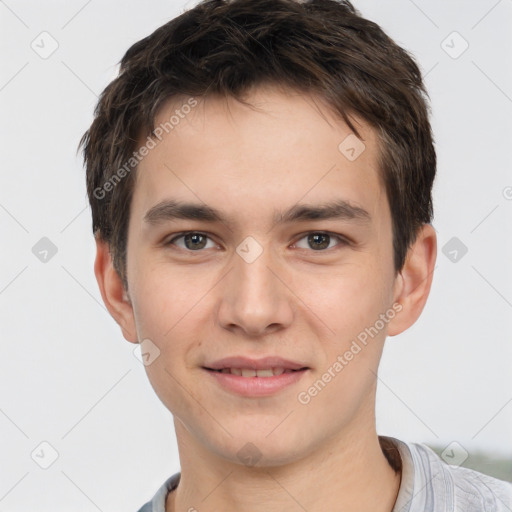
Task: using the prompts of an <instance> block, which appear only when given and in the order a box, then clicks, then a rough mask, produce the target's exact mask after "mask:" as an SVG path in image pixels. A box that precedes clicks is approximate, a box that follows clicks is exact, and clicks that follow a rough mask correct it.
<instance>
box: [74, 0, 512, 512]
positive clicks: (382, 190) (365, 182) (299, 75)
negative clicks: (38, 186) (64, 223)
mask: <svg viewBox="0 0 512 512" xmlns="http://www.w3.org/2000/svg"><path fill="white" fill-rule="evenodd" d="M82 144H83V148H84V155H85V161H86V166H87V186H88V193H89V199H90V202H91V206H92V212H93V229H94V233H95V236H96V243H97V259H96V264H95V273H96V277H97V280H98V284H99V287H100V290H101V294H102V297H103V300H104V301H105V304H106V306H107V307H108V309H109V311H110V312H111V314H112V316H113V317H114V319H115V320H116V321H117V322H118V324H119V325H120V327H121V329H122V332H123V335H124V337H125V338H126V339H127V340H128V341H130V342H132V343H141V345H142V352H143V354H144V358H145V360H144V363H145V365H146V370H147V374H148V377H149V380H150V382H151V384H152V386H153V388H154V390H155V392H156V393H157V395H158V396H159V398H160V399H161V401H162V402H163V404H164V405H165V406H166V407H167V408H168V409H169V411H171V412H172V414H173V416H174V423H175V428H176V436H177V440H178V448H179V454H180V463H181V473H179V474H176V475H174V476H172V477H170V478H169V479H168V480H167V481H166V482H165V483H164V484H163V485H162V487H161V488H160V489H159V490H158V492H157V493H156V495H155V496H154V498H153V499H152V501H151V502H148V503H147V504H146V505H145V506H143V507H142V508H141V509H140V511H141V512H142V511H144V512H146V511H151V510H152V511H154V512H156V511H158V512H164V511H167V512H169V511H176V512H185V511H189V512H192V511H200V512H209V511H222V512H231V511H240V510H245V511H251V512H260V511H261V512H263V511H265V512H271V511H279V512H282V511H287V512H288V511H289V512H292V511H299V510H302V511H304V510H306V511H308V512H320V511H321V512H324V511H325V510H336V511H338V510H343V511H345V512H349V511H350V512H355V511H357V512H370V511H371V512H390V511H393V512H406V511H410V512H417V511H422V512H424V511H427V512H428V511H441V510H442V511H446V512H448V511H450V512H451V511H464V512H471V511H475V512H476V511H479V512H480V511H483V510H486V511H488V512H490V511H505V510H511V509H512V485H511V484H508V483H505V482H502V481H499V480H496V479H493V478H491V477H488V476H485V475H483V474H480V473H477V472H474V471H470V470H468V469H464V468H460V467H452V466H448V465H447V464H445V463H444V462H443V461H442V460H441V459H440V458H439V457H437V456H436V455H435V454H434V452H432V451H431V450H430V449H429V448H427V447H426V446H423V445H417V444H407V443H404V442H401V441H399V440H397V439H394V438H388V437H379V436H378V435H377V433H376V427H375V392H376V377H377V371H378V366H379V360H380V357H381V354H382V350H383V346H384V341H385V338H386V336H387V335H390V336H393V335H396V334H399V333H400V332H403V331H404V330H405V329H407V328H408V327H410V326H411V325H412V324H413V323H414V322H415V321H416V320H417V318H418V317H419V315H420V314H421V311H422V309H423V307H424V305H425V302H426V300H427V296H428V294H429V290H430V285H431V282H432V273H433V269H434V263H435V259H436V236H435V231H434V229H433V228H432V227H431V225H430V221H431V216H432V201H431V189H432V183H433V180H434V175H435V168H436V157H435V152H434V148H433V143H432V137H431V130H430V124H429V119H428V109H427V105H426V101H425V93H424V89H423V84H422V80H421V75H420V72H419V70H418V67H417V65H416V64H415V63H414V61H413V60H412V59H411V58H410V57H409V55H408V54H407V53H406V52H405V51H404V50H402V49H401V48H400V47H398V46H397V45H396V44H395V43H394V42H393V41H392V40H391V39H390V38H389V37H387V36H386V35H385V34H384V33H383V32H382V30H381V29H380V28H379V27H378V26H377V25H375V24H374V23H372V22H370V21H368V20H365V19H363V18H362V17H360V16H359V14H358V13H357V12H356V11H355V10H354V8H353V7H352V6H351V5H350V4H349V3H348V2H339V1H334V0H311V1H306V2H299V1H294V0H233V1H230V2H227V1H225V0H211V1H206V2H203V3H201V4H199V5H198V6H196V7H195V8H193V9H192V10H189V11H187V12H186V13H184V14H183V15H181V16H179V17H178V18H176V19H174V20H172V21H171V22H170V23H168V24H166V25H164V26H162V27H160V28H159V29H158V30H156V31H155V32H154V33H153V34H152V35H150V36H149V37H147V38H145V39H143V40H142V41H139V42H138V43H136V44H135V45H134V46H132V47H131V48H130V49H129V50H128V52H127V53H126V55H125V56H124V58H123V60H122V63H121V70H120V74H119V76H118V77H117V78H116V79H115V80H114V81H113V82H112V83H111V84H110V85H109V86H108V87H107V88H106V89H105V91H104V92H103V94H102V96H101V98H100V101H99V104H98V107H97V109H96V112H95V119H94V122H93V124H92V126H91V128H90V129H89V130H88V132H87V133H86V134H85V135H84V138H83V140H82Z"/></svg>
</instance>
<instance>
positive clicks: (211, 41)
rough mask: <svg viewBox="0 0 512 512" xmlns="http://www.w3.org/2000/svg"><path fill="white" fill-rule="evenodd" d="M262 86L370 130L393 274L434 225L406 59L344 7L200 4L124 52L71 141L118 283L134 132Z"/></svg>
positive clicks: (422, 125) (419, 99)
mask: <svg viewBox="0 0 512 512" xmlns="http://www.w3.org/2000/svg"><path fill="white" fill-rule="evenodd" d="M260 84H275V85H278V86H286V87H291V88H294V89H297V90H299V91H305V92H310V93H315V94H317V95H319V96H320V97H321V98H323V99H324V100H326V101H327V103H328V104H329V105H330V106H331V107H332V109H333V111H335V112H338V113H339V114H340V115H341V117H342V119H344V120H345V122H346V123H347V124H348V125H349V126H350V128H351V129H352V130H353V131H354V132H355V134H357V135H358V132H357V130H356V129H355V127H354V125H353V123H352V122H351V119H350V116H351V115H355V116H359V117H360V118H362V119H363V120H365V121H366V122H367V123H369V124H370V126H372V127H373V128H374V129H375V130H376V132H377V135H378V140H379V150H380V162H379V164H380V171H381V178H382V181H383V183H384V185H385V188H386V194H387V198H388V202H389V205H390V210H391V216H392V227H393V248H394V263H395V270H396V271H399V270H400V269H401V268H402V266H403V264H404V261H405V257H406V254H407V250H408V248H409V246H410V245H411V244H412V242H414V239H415V236H416V233H417V231H418V228H419V227H420V226H421V225H422V224H425V223H429V222H430V221H431V218H432V197H431V191H432V184H433V181H434V176H435V172H436V154H435V150H434V146H433V140H432V133H431V128H430V123H429V109H428V105H427V101H426V99H427V94H426V91H425V89H424V85H423V82H422V77H421V73H420V70H419V68H418V66H417V65H416V63H415V62H414V60H413V59H412V58H411V56H410V55H409V54H408V53H407V52H406V51H405V50H404V49H402V48H401V47H399V46H398V45H397V44H396V43H395V42H394V41H393V40H392V39H390V38H389V37H388V36H387V35H386V34H385V33H384V32H383V31H382V29H381V28H380V27H379V26H378V25H377V24H375V23H373V22H372V21H369V20H367V19H365V18H363V17H361V16H360V14H359V13H358V12H357V11H356V10H355V9H354V7H353V6H352V5H351V4H350V2H348V1H339V0H338V1H336V0H302V1H301V0H203V1H202V2H201V3H200V4H198V5H197V6H195V7H194V8H193V9H191V10H188V11H186V12H185V13H183V14H181V15H180V16H178V17H176V18H174V19H172V20H171V21H170V22H168V23H166V24H165V25H163V26H161V27H160V28H158V29H157V30H155V31H154V32H153V33H152V34H151V35H149V36H148V37H146V38H144V39H142V40H140V41H138V42H137V43H135V44H134V45H133V46H132V47H131V48H130V49H129V50H128V51H127V52H126V54H125V55H124V57H123V58H122V60H121V66H120V72H119V76H118V77H117V78H116V79H115V80H113V81H112V82H111V83H110V84H109V85H108V86H107V87H106V88H105V90H104V91H103V93H102V94H101V96H100V99H99V101H98V104H97V106H96V109H95V113H94V114H95V117H94V121H93V123H92V125H91V127H90V128H89V130H88V131H87V132H86V133H85V134H84V136H83V137H82V139H81V141H80V146H81V147H82V148H83V154H84V160H85V164H86V172H87V192H88V196H89V201H90V203H91V208H92V220H93V231H94V233H95V234H97V235H98V236H99V237H101V239H103V240H105V241H106V242H108V244H109V247H110V251H111V253H112V256H113V261H114V266H115V268H116V270H117V272H118V273H119V275H120V276H121V277H122V279H123V281H124V283H125V286H126V285H127V279H126V245H127V233H128V221H129V215H130V203H131V198H132V195H133V188H134V183H135V179H134V178H135V176H134V174H135V173H133V172H127V168H126V162H127V161H129V160H130V159H131V157H132V155H133V152H134V150H135V149H136V144H137V143H138V141H139V140H140V133H146V134H147V135H148V136H151V135H152V134H153V131H154V120H155V117H156V115H157V113H158V111H159V109H160V108H161V107H162V105H163V103H164V102H166V101H167V100H169V99H171V98H178V97H180V96H184V95H185V96H192V97H206V96H207V95H223V96H231V97H234V98H236V99H237V100H239V101H242V102H243V97H244V93H247V91H248V90H249V88H252V87H254V86H257V85H260ZM135 163H136V162H135ZM123 165H124V169H125V172H123V173H122V179H120V176H119V171H120V170H121V168H122V166H123ZM135 168H136V166H135ZM128 171H129V169H128ZM116 173H118V174H117V178H119V179H117V180H116V181H113V180H114V178H116ZM108 183H110V185H111V186H109V187H106V186H105V185H106V184H108ZM107 189H108V190H107ZM98 191H101V193H99V192H98ZM107 192H108V193H107Z"/></svg>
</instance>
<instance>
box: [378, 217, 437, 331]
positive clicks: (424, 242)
mask: <svg viewBox="0 0 512 512" xmlns="http://www.w3.org/2000/svg"><path fill="white" fill-rule="evenodd" d="M436 256H437V237H436V232H435V230H434V228H433V227H432V226H431V225H430V224H424V225H423V226H422V227H421V228H420V229H419V231H418V234H417V237H416V240H415V242H414V243H413V244H412V246H411V247H410V248H409V250H408V251H407V256H406V259H405V263H404V266H403V267H402V269H401V270H400V272H399V273H398V275H397V277H396V281H395V303H398V304H400V305H401V306H402V309H401V310H400V312H399V313H398V314H397V315H396V316H395V317H394V318H393V319H392V320H391V321H390V322H389V324H388V335H389V336H396V335H397V334H400V333H401V332H403V331H405V330H406V329H408V328H409V327H411V325H413V324H414V322H416V320H417V319H418V318H419V316H420V314H421V312H422V311H423V308H424V306H425V303H426V302H427V298H428V295H429V293H430V287H431V285H432V278H433V275H434V266H435V263H436Z"/></svg>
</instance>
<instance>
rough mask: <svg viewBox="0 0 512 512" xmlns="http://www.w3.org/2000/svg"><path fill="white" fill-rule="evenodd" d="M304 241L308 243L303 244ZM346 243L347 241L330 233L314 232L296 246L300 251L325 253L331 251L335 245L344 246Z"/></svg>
mask: <svg viewBox="0 0 512 512" xmlns="http://www.w3.org/2000/svg"><path fill="white" fill-rule="evenodd" d="M303 240H305V241H306V242H305V243H303V242H302V241H303ZM332 242H337V243H332ZM345 243H346V241H345V240H344V239H343V238H341V237H339V236H337V235H331V234H330V233H322V232H313V233H309V234H307V235H306V236H304V237H302V238H301V239H300V240H299V241H298V242H297V243H296V244H295V245H296V246H297V247H299V248H300V249H313V250H314V251H323V250H324V249H330V248H332V247H334V246H335V245H343V244H345ZM301 244H302V245H301Z"/></svg>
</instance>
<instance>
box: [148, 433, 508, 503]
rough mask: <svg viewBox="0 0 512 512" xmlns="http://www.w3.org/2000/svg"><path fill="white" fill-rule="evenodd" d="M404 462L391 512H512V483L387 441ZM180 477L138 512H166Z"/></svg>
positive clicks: (414, 445)
mask: <svg viewBox="0 0 512 512" xmlns="http://www.w3.org/2000/svg"><path fill="white" fill-rule="evenodd" d="M387 439H388V440H389V441H391V442H392V443H393V445H394V446H396V448H397V449H398V452H399V453H400V458H401V459H402V481H401V483H400V489H399V491H398V496H397V500H396V503H395V506H394V507H393V510H392V512H512V483H509V482H504V481H502V480H498V479H497V478H492V477H490V476H487V475H484V474H482V473H479V472H478V471H473V470H471V469H467V468H463V467H459V466H450V465H448V464H446V463H445V462H444V461H443V460H442V459H441V458H440V457H439V456H438V455H437V454H436V453H435V452H433V451H432V450H431V449H430V448H429V447H428V446H425V445H423V444H417V443H404V442H403V441H399V440H398V439H395V438H392V437H388V438H387ZM179 481H180V473H176V474H175V475H173V476H171V477H170V478H168V479H167V480H166V481H165V482H164V484H163V485H162V486H161V487H160V488H159V489H158V491H157V492H156V494H155V495H154V496H153V499H152V500H151V501H149V502H148V503H146V504H145V505H144V506H143V507H142V508H141V509H139V511H138V512H165V499H166V497H167V494H168V493H169V492H171V491H173V490H174V489H176V487H177V486H178V483H179Z"/></svg>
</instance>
